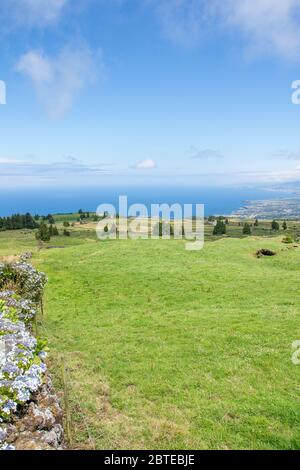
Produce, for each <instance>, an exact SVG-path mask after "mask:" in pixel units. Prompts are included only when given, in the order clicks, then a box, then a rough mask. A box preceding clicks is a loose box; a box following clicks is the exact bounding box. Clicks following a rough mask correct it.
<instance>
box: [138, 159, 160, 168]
mask: <svg viewBox="0 0 300 470" xmlns="http://www.w3.org/2000/svg"><path fill="white" fill-rule="evenodd" d="M156 167H157V163H156V161H155V160H151V159H149V160H142V161H140V162H138V163H135V164H134V165H133V166H132V168H134V169H136V170H153V169H154V168H156Z"/></svg>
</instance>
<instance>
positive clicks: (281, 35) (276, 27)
mask: <svg viewBox="0 0 300 470" xmlns="http://www.w3.org/2000/svg"><path fill="white" fill-rule="evenodd" d="M215 3H216V5H217V7H218V10H219V12H221V15H222V19H223V20H224V22H225V24H226V25H229V26H233V27H237V28H238V29H240V31H241V32H242V33H243V34H244V36H245V38H246V39H247V41H248V44H249V46H250V48H251V52H253V53H255V54H256V53H258V54H263V53H267V54H271V55H279V56H281V57H284V58H286V59H297V60H299V50H300V21H299V14H300V1H299V0H240V1H238V2H237V1H236V0H224V1H222V0H215Z"/></svg>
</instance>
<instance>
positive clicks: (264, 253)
mask: <svg viewBox="0 0 300 470" xmlns="http://www.w3.org/2000/svg"><path fill="white" fill-rule="evenodd" d="M255 255H256V258H261V257H262V256H275V255H276V253H275V251H272V250H269V249H268V248H261V249H260V250H258V251H257V252H256V253H255Z"/></svg>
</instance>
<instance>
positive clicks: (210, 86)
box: [0, 0, 300, 187]
mask: <svg viewBox="0 0 300 470" xmlns="http://www.w3.org/2000/svg"><path fill="white" fill-rule="evenodd" d="M0 23H1V27H0V31H1V33H0V40H1V43H0V50H1V62H0V79H1V80H3V81H5V83H6V87H7V104H6V105H5V106H3V105H1V106H0V136H1V146H0V182H1V186H2V187H5V186H15V187H22V186H72V185H73V186H86V185H95V186H96V185H99V184H101V185H106V184H107V185H108V184H115V185H118V184H120V183H122V184H123V185H124V184H128V185H134V184H138V185H140V184H180V185H191V184H193V185H194V184H195V185H199V186H201V185H202V186H204V185H216V184H217V185H224V184H230V185H240V184H260V185H266V184H270V183H271V184H275V183H276V184H278V183H284V182H289V181H298V180H300V170H299V169H300V142H299V135H300V132H299V131H300V106H296V105H295V104H292V101H291V96H292V88H291V85H292V82H293V81H295V80H297V79H300V0H239V2H237V1H235V0H222V1H221V0H1V6H0Z"/></svg>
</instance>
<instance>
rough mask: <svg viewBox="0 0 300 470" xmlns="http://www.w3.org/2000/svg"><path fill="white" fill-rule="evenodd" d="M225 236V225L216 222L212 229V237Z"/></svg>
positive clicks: (219, 221) (220, 221) (221, 222)
mask: <svg viewBox="0 0 300 470" xmlns="http://www.w3.org/2000/svg"><path fill="white" fill-rule="evenodd" d="M225 234H226V224H224V222H223V220H220V219H219V220H218V221H217V224H216V225H215V227H214V231H213V235H225Z"/></svg>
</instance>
